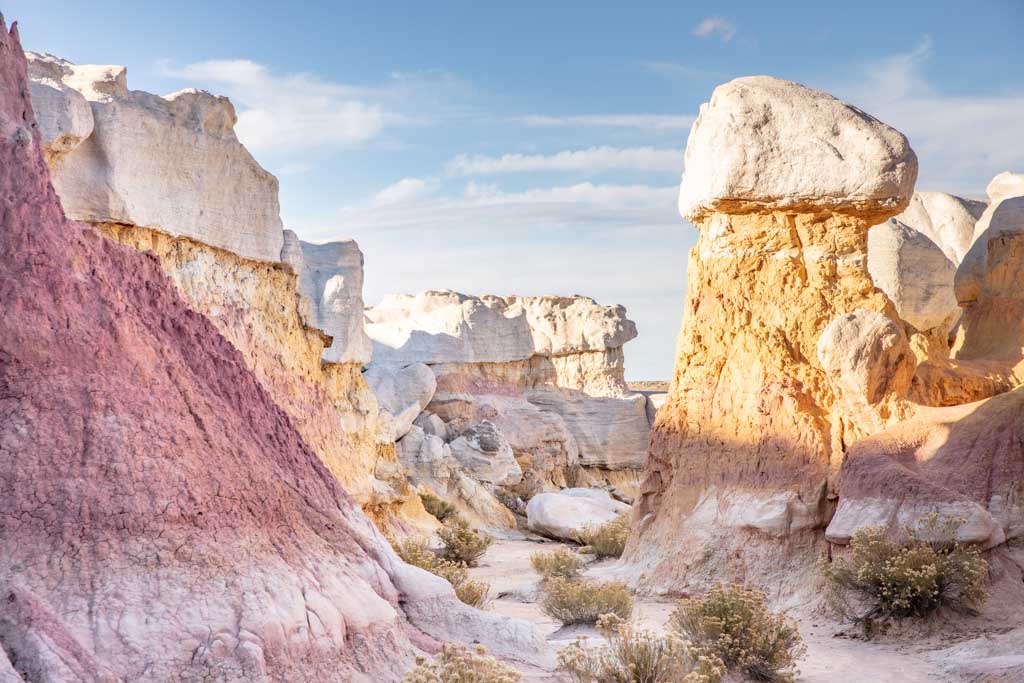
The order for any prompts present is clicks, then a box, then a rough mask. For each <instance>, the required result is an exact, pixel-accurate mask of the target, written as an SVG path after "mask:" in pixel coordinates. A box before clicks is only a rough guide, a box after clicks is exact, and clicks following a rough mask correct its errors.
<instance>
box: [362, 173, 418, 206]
mask: <svg viewBox="0 0 1024 683" xmlns="http://www.w3.org/2000/svg"><path fill="white" fill-rule="evenodd" d="M430 189H431V183H428V182H427V181H426V180H423V179H422V178H402V179H401V180H399V181H398V182H396V183H392V184H391V185H388V186H387V187H385V188H384V189H383V190H381V191H380V192H378V193H377V194H376V195H374V197H373V204H376V205H378V206H384V205H387V204H401V203H403V202H408V201H411V200H413V199H416V198H418V197H422V196H423V195H425V194H427V193H428V192H429V191H430Z"/></svg>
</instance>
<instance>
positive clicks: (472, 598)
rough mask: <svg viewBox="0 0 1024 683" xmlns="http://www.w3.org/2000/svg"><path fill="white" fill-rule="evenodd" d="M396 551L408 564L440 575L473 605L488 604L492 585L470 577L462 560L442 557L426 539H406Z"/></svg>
mask: <svg viewBox="0 0 1024 683" xmlns="http://www.w3.org/2000/svg"><path fill="white" fill-rule="evenodd" d="M395 552H397V553H398V556H399V557H401V558H402V561H404V562H405V563H407V564H411V565H413V566H416V567H419V568H420V569H426V570H427V571H428V572H430V573H431V574H434V575H436V576H440V577H441V578H442V579H444V580H445V581H447V582H448V583H450V584H451V585H452V588H454V589H455V595H456V596H457V597H458V598H459V600H461V601H462V602H464V603H466V604H467V605H469V606H471V607H483V606H484V605H485V604H487V599H488V597H489V596H490V590H491V587H490V585H489V584H487V583H484V582H483V581H474V580H472V579H470V578H469V570H468V569H467V568H466V565H465V564H463V563H461V562H453V561H451V560H446V559H444V558H440V557H438V556H437V554H436V553H434V551H433V550H431V549H430V545H429V543H428V542H427V540H426V539H422V538H412V539H406V540H404V541H402V542H401V543H399V544H398V545H396V546H395Z"/></svg>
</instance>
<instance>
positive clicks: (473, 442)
mask: <svg viewBox="0 0 1024 683" xmlns="http://www.w3.org/2000/svg"><path fill="white" fill-rule="evenodd" d="M448 447H449V448H450V449H451V454H452V457H454V458H455V459H456V460H457V461H458V462H459V464H460V465H461V466H462V468H463V469H464V470H465V471H466V473H467V474H468V475H469V476H471V477H472V478H473V479H475V480H477V481H480V482H483V483H486V484H496V485H499V486H503V485H511V484H518V483H519V482H520V481H522V479H523V470H522V468H520V466H519V463H518V462H517V461H516V459H515V456H514V455H513V453H512V447H511V446H510V445H509V443H508V440H507V439H506V438H505V437H504V436H503V435H502V433H501V432H500V431H498V428H497V427H495V426H494V423H493V422H491V421H489V420H484V421H482V422H479V423H477V424H475V425H473V426H472V427H470V428H468V429H466V430H465V431H463V432H462V434H460V435H459V436H458V437H457V438H456V439H455V440H454V441H452V442H451V443H450V444H448Z"/></svg>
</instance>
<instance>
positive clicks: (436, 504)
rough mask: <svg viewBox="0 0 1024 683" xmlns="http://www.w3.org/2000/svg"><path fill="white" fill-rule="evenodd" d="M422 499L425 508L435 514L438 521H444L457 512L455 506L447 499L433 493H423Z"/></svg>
mask: <svg viewBox="0 0 1024 683" xmlns="http://www.w3.org/2000/svg"><path fill="white" fill-rule="evenodd" d="M420 500H421V501H422V502H423V507H424V509H425V510H426V511H427V512H429V513H430V514H431V515H433V516H434V517H435V518H436V519H437V521H439V522H444V521H445V520H446V519H448V518H449V517H451V516H452V515H454V514H455V506H454V505H452V504H451V503H449V502H448V501H446V500H441V499H440V498H438V497H437V496H435V495H434V494H433V493H429V492H428V493H421V494H420Z"/></svg>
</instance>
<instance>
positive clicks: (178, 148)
mask: <svg viewBox="0 0 1024 683" xmlns="http://www.w3.org/2000/svg"><path fill="white" fill-rule="evenodd" d="M28 60H29V71H30V78H31V79H32V81H33V84H34V85H33V88H32V93H33V97H36V96H38V97H39V99H38V100H36V101H35V106H36V108H37V109H38V110H39V111H41V112H43V114H42V120H43V122H44V133H45V136H46V139H45V141H44V142H45V143H46V144H47V145H48V146H47V152H48V154H49V155H50V156H53V157H56V158H59V163H55V164H54V167H53V171H52V181H53V186H54V189H56V190H57V194H58V195H59V196H60V201H61V204H62V205H63V207H64V213H65V214H66V215H67V216H68V217H69V218H71V219H73V220H82V221H90V222H107V223H119V224H128V225H137V226H140V227H147V228H153V229H156V230H160V231H161V232H164V233H167V234H169V235H175V236H179V235H180V236H184V237H188V238H190V239H194V240H197V241H199V242H202V243H204V244H208V245H211V246H214V247H219V248H221V249H227V250H228V251H231V252H234V253H236V254H239V255H240V256H244V257H246V258H250V259H255V260H261V261H277V260H278V259H279V258H280V254H281V246H282V243H283V236H282V232H281V219H280V216H279V213H280V211H279V206H278V198H277V179H276V178H275V177H274V176H273V175H271V174H270V173H268V172H267V171H266V170H264V169H263V168H262V167H261V166H260V165H259V164H257V163H256V161H255V160H254V159H253V158H252V156H251V155H250V154H249V152H248V151H246V149H245V147H243V146H242V145H241V143H239V142H238V139H237V138H236V137H235V132H234V126H235V122H236V116H235V110H234V107H233V106H232V105H231V102H230V101H229V100H228V99H227V98H225V97H217V96H214V95H211V94H210V93H208V92H204V91H201V90H182V91H180V92H176V93H172V94H170V95H165V96H160V95H152V94H150V93H146V92H141V91H136V90H129V89H128V82H127V69H125V67H123V66H99V65H91V64H87V65H79V64H72V63H71V62H68V61H65V60H62V59H58V58H56V57H53V56H51V55H40V54H36V53H28ZM68 89H71V90H75V91H77V92H78V93H79V94H80V95H81V97H82V99H84V100H85V102H86V103H87V104H88V106H89V108H90V109H91V122H90V118H89V117H88V116H86V114H85V110H84V109H83V108H82V107H81V104H82V100H81V99H79V98H77V97H75V96H74V95H71V94H70V92H68Z"/></svg>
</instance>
